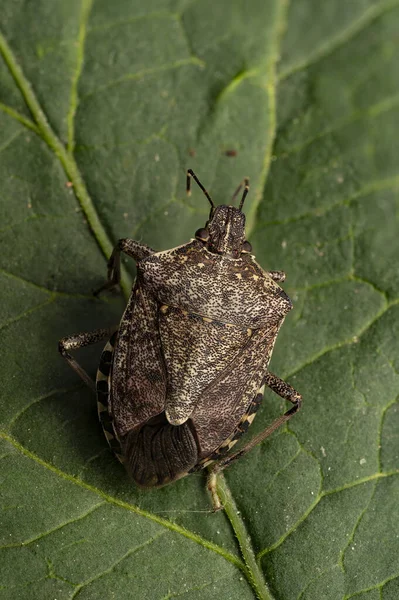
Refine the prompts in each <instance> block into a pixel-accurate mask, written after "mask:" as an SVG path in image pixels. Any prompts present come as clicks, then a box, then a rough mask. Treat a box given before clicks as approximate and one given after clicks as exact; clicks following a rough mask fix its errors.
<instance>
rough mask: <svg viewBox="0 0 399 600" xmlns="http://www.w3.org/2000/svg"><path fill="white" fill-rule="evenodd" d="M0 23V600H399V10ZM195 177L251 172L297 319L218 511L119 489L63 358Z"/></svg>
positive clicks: (171, 233) (99, 8) (39, 7)
mask: <svg viewBox="0 0 399 600" xmlns="http://www.w3.org/2000/svg"><path fill="white" fill-rule="evenodd" d="M1 31H2V33H1V36H0V54H1V57H2V58H1V59H0V182H1V184H0V188H1V189H0V215H1V220H0V229H1V233H0V250H1V251H0V261H1V265H0V267H1V271H0V286H1V288H0V289H1V302H0V327H1V346H0V364H1V380H2V381H1V395H2V403H1V406H2V408H1V413H0V420H1V430H2V434H1V443H0V455H1V459H2V469H1V487H0V494H1V507H2V512H1V545H2V548H1V550H0V600H14V599H15V598H18V599H20V600H25V599H27V600H28V599H29V600H32V599H33V600H34V599H40V600H53V599H54V598H56V599H57V600H66V599H70V600H72V599H73V598H78V600H88V599H100V600H107V599H116V600H122V599H123V600H125V599H130V598H131V599H137V598H140V599H141V598H150V599H154V600H166V599H169V598H177V597H182V598H184V599H187V600H194V599H195V600H197V599H207V598H216V599H218V600H234V599H239V600H244V599H247V598H248V599H251V598H254V597H256V595H257V596H258V597H259V598H263V599H268V598H271V597H272V598H274V599H275V600H320V599H323V600H341V599H349V598H356V599H357V600H381V599H382V600H396V599H397V598H398V597H399V531H398V522H399V502H398V498H399V477H398V474H399V471H398V469H399V436H398V426H399V410H398V404H397V402H396V399H397V394H398V383H399V352H398V350H399V348H398V346H399V320H398V316H399V314H398V313H399V302H398V298H399V270H398V265H397V262H398V256H399V252H398V251H399V244H398V237H399V229H398V225H399V223H398V221H399V218H398V208H399V203H398V188H399V171H398V159H399V144H398V141H397V140H398V138H399V68H398V65H399V62H398V58H399V35H398V31H399V1H398V0H396V1H392V0H391V1H387V0H385V1H384V0H380V1H377V0H375V1H372V0H351V1H350V2H347V1H346V0H333V1H331V2H322V3H321V2H319V0H291V2H289V1H288V0H267V1H265V0H263V1H260V0H246V1H245V2H244V1H241V0H234V1H230V2H228V1H227V0H220V1H218V2H215V1H212V2H211V1H210V0H195V1H194V2H193V1H192V0H168V1H167V0H163V1H161V0H146V2H139V1H137V0H114V1H113V2H108V1H107V0H94V1H91V0H81V1H78V0H55V1H51V2H50V0H35V2H24V1H22V0H5V1H4V2H3V3H2V8H1ZM231 150H234V151H235V153H236V155H235V156H228V155H227V154H226V152H227V151H231ZM230 154H232V153H231V152H230ZM188 167H191V168H193V169H194V170H195V171H196V172H197V174H198V175H199V177H200V178H201V180H202V181H203V183H204V184H205V185H206V187H207V188H208V189H209V190H210V192H211V193H212V195H213V197H214V198H215V201H216V202H217V203H222V202H226V201H227V202H228V200H229V198H230V195H231V193H232V192H233V190H234V188H235V187H236V185H237V184H238V182H239V181H240V179H242V177H243V176H249V177H250V178H251V192H250V196H249V197H248V201H247V204H246V211H247V222H248V228H247V233H248V237H249V239H250V240H251V242H252V243H253V246H254V250H255V253H256V255H257V259H258V261H259V262H260V263H261V264H262V266H264V268H267V269H283V270H285V271H286V272H287V281H286V284H285V286H284V287H285V289H286V291H287V292H288V294H289V295H290V297H291V298H292V300H293V302H294V306H295V309H294V310H293V311H292V313H291V314H290V315H289V317H288V318H287V320H286V323H285V324H284V327H283V329H282V331H281V334H280V336H279V339H278V343H277V346H276V350H275V354H274V356H273V360H272V370H273V371H274V372H276V373H277V374H278V375H280V376H281V377H284V378H286V379H287V380H288V381H289V382H290V383H291V384H292V385H294V386H295V387H296V388H297V389H298V390H299V391H300V392H301V393H302V395H303V397H304V407H303V410H302V412H301V413H300V414H299V415H297V416H296V417H295V418H294V419H293V420H292V421H290V423H289V427H287V428H285V429H283V430H280V431H279V432H277V433H276V434H274V435H273V436H272V438H271V439H269V440H267V441H266V442H265V443H263V444H262V445H261V446H260V447H258V448H256V449H255V450H254V451H252V452H251V453H250V455H248V456H247V457H246V458H245V459H242V460H241V461H239V462H238V463H237V464H235V465H234V466H232V467H231V469H229V470H228V472H226V475H225V479H223V478H222V479H221V481H220V489H221V493H222V495H223V498H224V501H225V503H226V512H223V511H222V512H219V513H217V514H212V512H211V505H210V500H209V497H208V495H207V492H206V490H205V476H204V474H201V473H200V474H196V475H193V476H191V477H187V478H186V479H183V480H181V481H179V482H177V483H176V484H174V485H171V486H168V487H166V488H164V489H161V490H156V491H149V492H143V491H139V490H137V489H136V488H135V487H134V486H133V485H132V484H131V483H129V481H128V480H127V478H126V475H125V473H124V470H123V468H122V467H121V466H120V465H119V464H118V463H117V462H116V461H115V460H114V459H113V457H112V456H111V454H110V452H109V451H108V449H107V445H106V441H105V439H104V437H103V434H102V431H101V428H100V425H99V424H98V420H97V416H96V406H95V400H94V398H93V397H92V395H91V394H90V392H89V391H87V390H86V389H85V388H84V387H83V386H82V385H81V383H80V381H79V380H78V378H77V377H76V374H75V373H74V372H72V371H71V370H70V369H69V368H68V366H67V365H66V364H65V363H64V362H63V361H62V360H61V358H60V357H59V355H58V353H57V341H58V339H59V338H61V337H62V336H65V335H68V334H70V333H74V332H77V331H82V330H83V331H85V330H91V329H94V328H96V327H105V326H111V325H113V324H115V323H117V322H118V320H119V318H120V315H121V312H122V310H123V304H124V300H123V299H122V296H119V297H118V296H117V295H116V296H115V295H114V296H112V295H110V296H108V297H103V298H101V299H99V300H98V299H94V298H93V297H92V295H91V291H92V289H95V288H96V287H98V286H99V285H101V284H102V282H103V281H104V278H105V273H106V258H107V256H108V255H109V254H110V251H111V248H112V245H113V244H114V243H115V241H116V240H117V239H118V238H120V237H125V236H130V237H133V238H135V239H137V240H142V241H144V242H146V243H147V244H149V245H151V246H153V247H154V248H156V249H159V250H161V249H166V248H169V247H172V246H174V245H176V244H179V243H183V242H185V241H188V240H189V238H190V237H191V236H192V235H193V232H194V231H195V230H196V229H197V228H198V227H200V226H202V225H203V223H204V221H205V219H206V215H207V210H208V206H207V202H206V199H205V198H204V197H203V196H202V195H201V193H200V192H199V190H197V189H195V190H194V192H193V195H192V196H191V198H190V199H187V198H186V197H185V191H184V188H185V169H186V168H188ZM68 182H70V183H68ZM126 266H127V269H128V272H129V274H127V272H126V273H125V276H124V290H125V293H126V291H128V289H129V279H130V278H131V277H132V276H133V275H134V271H133V268H132V265H131V263H130V262H128V261H126ZM100 351H101V349H99V348H94V349H87V350H84V351H82V352H81V354H80V355H79V356H80V359H81V360H82V361H83V363H84V364H85V365H86V367H87V368H88V370H89V371H90V372H91V373H94V372H95V369H96V364H97V361H98V355H99V352H100ZM284 408H285V406H284V403H283V402H281V400H280V399H279V398H278V397H276V396H274V395H273V394H272V393H270V392H268V393H267V394H266V396H265V401H264V403H263V405H262V408H261V410H260V411H259V414H258V416H257V418H256V420H255V422H254V425H253V426H252V428H251V430H252V431H251V433H254V432H257V431H260V430H261V428H262V427H264V426H265V425H266V424H267V423H269V422H270V420H271V419H272V418H273V417H274V416H276V415H278V414H280V413H281V412H282V411H283V410H284Z"/></svg>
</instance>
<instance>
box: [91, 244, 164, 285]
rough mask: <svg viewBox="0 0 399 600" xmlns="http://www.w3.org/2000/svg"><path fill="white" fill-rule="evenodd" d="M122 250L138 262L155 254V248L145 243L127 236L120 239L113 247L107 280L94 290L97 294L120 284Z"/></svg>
mask: <svg viewBox="0 0 399 600" xmlns="http://www.w3.org/2000/svg"><path fill="white" fill-rule="evenodd" d="M121 252H124V253H125V254H127V255H128V256H131V257H132V258H133V259H134V260H135V261H136V262H139V261H140V260H143V258H146V257H147V256H150V255H151V254H154V250H153V249H152V248H150V247H149V246H146V245H145V244H141V243H140V242H135V241H134V240H129V239H127V238H123V239H120V240H119V241H118V243H117V244H116V246H115V248H114V249H113V251H112V254H111V256H110V259H109V261H108V265H107V266H108V277H107V281H106V282H105V283H104V285H102V286H101V287H100V288H99V289H98V290H96V291H95V292H94V295H95V296H98V294H100V292H103V291H104V290H109V289H112V288H114V287H115V286H116V285H118V284H119V282H120V280H121Z"/></svg>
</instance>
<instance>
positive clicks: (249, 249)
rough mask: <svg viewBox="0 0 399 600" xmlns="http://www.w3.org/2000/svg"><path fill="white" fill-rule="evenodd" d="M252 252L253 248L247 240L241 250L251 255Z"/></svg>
mask: <svg viewBox="0 0 399 600" xmlns="http://www.w3.org/2000/svg"><path fill="white" fill-rule="evenodd" d="M250 252H252V246H251V244H250V243H249V242H247V240H245V242H244V243H243V245H242V248H241V253H242V254H249V253H250Z"/></svg>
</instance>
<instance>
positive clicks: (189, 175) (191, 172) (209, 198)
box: [186, 169, 215, 208]
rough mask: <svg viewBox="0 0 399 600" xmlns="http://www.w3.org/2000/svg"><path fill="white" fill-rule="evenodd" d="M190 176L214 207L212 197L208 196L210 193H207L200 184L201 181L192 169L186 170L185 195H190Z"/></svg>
mask: <svg viewBox="0 0 399 600" xmlns="http://www.w3.org/2000/svg"><path fill="white" fill-rule="evenodd" d="M191 177H192V178H193V179H194V181H195V183H196V184H197V185H198V186H199V187H200V188H201V190H202V191H203V192H204V194H205V196H206V197H207V198H208V200H209V202H210V204H211V206H212V208H215V205H214V203H213V200H212V198H211V197H210V195H209V194H208V192H207V191H206V189H205V188H204V186H203V185H202V183H201V182H200V180H199V179H198V177H197V176H196V174H195V173H194V171H193V170H192V169H188V171H187V187H186V191H187V196H191Z"/></svg>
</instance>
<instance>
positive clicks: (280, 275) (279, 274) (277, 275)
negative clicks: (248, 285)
mask: <svg viewBox="0 0 399 600" xmlns="http://www.w3.org/2000/svg"><path fill="white" fill-rule="evenodd" d="M268 275H269V277H271V278H272V279H273V281H275V282H276V283H283V281H285V273H284V271H269V272H268Z"/></svg>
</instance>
